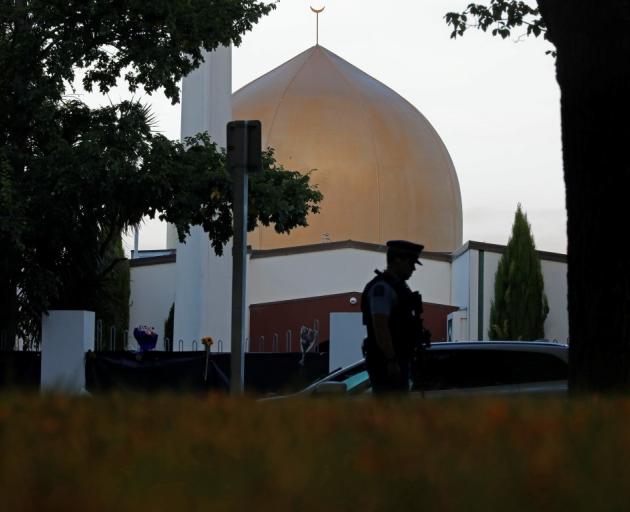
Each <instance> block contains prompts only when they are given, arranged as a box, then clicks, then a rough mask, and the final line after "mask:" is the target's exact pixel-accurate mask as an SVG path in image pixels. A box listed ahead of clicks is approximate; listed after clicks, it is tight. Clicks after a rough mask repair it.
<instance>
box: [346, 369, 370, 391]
mask: <svg viewBox="0 0 630 512" xmlns="http://www.w3.org/2000/svg"><path fill="white" fill-rule="evenodd" d="M342 382H343V383H344V384H345V385H346V389H347V390H348V391H352V390H353V389H355V388H357V387H359V386H361V385H365V384H366V383H367V382H369V377H368V373H367V372H366V371H365V370H363V371H362V372H359V373H356V374H354V375H351V376H350V377H348V378H347V379H345V380H343V381H342Z"/></svg>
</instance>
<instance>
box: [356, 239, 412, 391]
mask: <svg viewBox="0 0 630 512" xmlns="http://www.w3.org/2000/svg"><path fill="white" fill-rule="evenodd" d="M422 249H424V246H422V245H420V244H415V243H413V242H408V241H406V240H391V241H389V242H387V269H386V270H385V271H384V272H380V271H378V270H377V271H376V277H375V278H374V279H372V280H371V281H370V282H369V283H368V284H367V285H366V286H365V289H364V290H363V295H362V297H361V311H362V313H363V324H364V325H365V326H366V328H367V338H366V339H365V341H364V344H363V350H364V353H365V359H366V364H367V369H368V374H369V376H370V381H371V384H372V392H373V393H374V394H377V395H378V394H386V393H405V392H407V391H409V372H410V364H411V360H412V357H413V351H414V337H415V336H416V334H417V333H418V332H419V331H418V329H420V330H422V329H423V328H422V319H421V312H422V303H421V297H420V296H419V295H418V294H417V293H413V292H412V291H411V290H410V289H409V286H408V285H407V283H406V281H407V280H408V279H409V278H410V277H411V275H412V274H413V272H414V271H415V267H416V265H422V263H420V260H419V259H418V257H419V256H420V253H421V252H422Z"/></svg>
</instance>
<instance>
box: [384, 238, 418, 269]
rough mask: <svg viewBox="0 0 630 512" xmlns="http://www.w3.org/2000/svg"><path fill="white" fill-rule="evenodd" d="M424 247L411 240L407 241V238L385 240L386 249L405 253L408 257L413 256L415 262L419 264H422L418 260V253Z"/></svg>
mask: <svg viewBox="0 0 630 512" xmlns="http://www.w3.org/2000/svg"><path fill="white" fill-rule="evenodd" d="M422 249H424V245H420V244H414V243H413V242H409V241H407V240H390V241H389V242H387V250H388V251H392V252H395V253H397V254H401V255H406V256H409V257H413V258H414V260H415V262H416V263H418V264H419V265H422V263H421V262H420V260H419V259H418V258H419V257H420V253H421V252H422Z"/></svg>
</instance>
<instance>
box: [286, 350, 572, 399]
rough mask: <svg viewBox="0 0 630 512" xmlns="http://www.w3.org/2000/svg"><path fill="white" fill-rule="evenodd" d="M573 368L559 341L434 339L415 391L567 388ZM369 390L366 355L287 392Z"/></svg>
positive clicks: (451, 393) (529, 391)
mask: <svg viewBox="0 0 630 512" xmlns="http://www.w3.org/2000/svg"><path fill="white" fill-rule="evenodd" d="M568 369H569V365H568V346H567V345H563V344H559V343H551V342H530V341H474V342H461V341H459V342H448V343H433V344H432V345H431V346H430V347H429V348H428V349H427V350H426V351H425V353H424V358H423V361H422V363H421V368H420V375H421V378H420V382H417V383H416V385H415V387H414V389H413V390H412V391H413V393H412V394H414V395H421V396H426V397H434V396H456V395H467V394H474V395H482V394H515V393H518V394H525V393H526V394H532V393H534V394H539V393H546V394H549V393H566V390H567V377H568ZM370 391H371V387H370V379H369V377H368V374H367V370H366V367H365V361H364V360H360V361H357V362H356V363H354V364H352V365H350V366H347V367H345V368H342V369H339V370H336V371H333V372H332V373H330V374H329V375H327V376H326V377H324V378H322V379H320V380H318V381H316V382H314V383H313V384H311V385H309V386H307V387H306V388H304V389H303V390H302V391H300V392H298V393H295V394H292V395H285V396H284V397H289V396H290V397H300V396H306V395H331V394H332V395H360V394H364V393H367V392H370ZM284 397H274V398H276V399H277V398H284Z"/></svg>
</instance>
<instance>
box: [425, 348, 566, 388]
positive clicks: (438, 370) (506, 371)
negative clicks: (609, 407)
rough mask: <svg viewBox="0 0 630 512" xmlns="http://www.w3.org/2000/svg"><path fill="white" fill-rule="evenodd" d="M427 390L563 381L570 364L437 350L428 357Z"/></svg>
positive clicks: (546, 357)
mask: <svg viewBox="0 0 630 512" xmlns="http://www.w3.org/2000/svg"><path fill="white" fill-rule="evenodd" d="M420 374H421V375H423V377H422V381H423V385H422V387H423V388H424V389H452V388H470V387H480V386H497V385H507V384H520V383H525V382H541V381H550V380H563V379H566V378H567V376H568V366H567V364H566V363H565V362H564V361H563V360H561V359H559V358H558V357H556V356H554V355H552V354H544V353H539V352H525V351H522V352H521V351H511V350H434V351H429V352H427V353H426V359H425V362H424V365H423V368H422V369H421V371H420Z"/></svg>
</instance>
